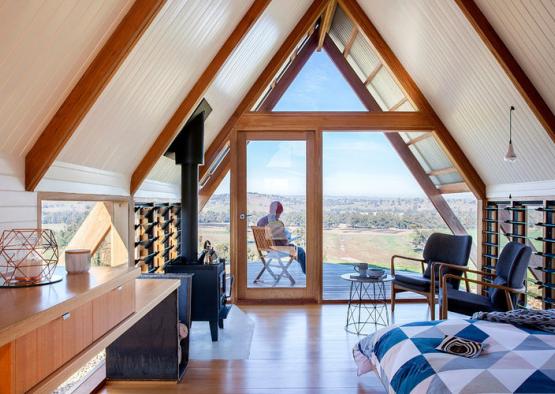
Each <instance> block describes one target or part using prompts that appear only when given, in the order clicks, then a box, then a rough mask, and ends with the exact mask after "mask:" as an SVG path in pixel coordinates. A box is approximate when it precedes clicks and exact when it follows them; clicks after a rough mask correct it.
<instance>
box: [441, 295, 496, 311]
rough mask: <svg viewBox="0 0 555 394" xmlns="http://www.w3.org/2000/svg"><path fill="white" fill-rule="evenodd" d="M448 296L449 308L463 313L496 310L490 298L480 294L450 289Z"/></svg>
mask: <svg viewBox="0 0 555 394" xmlns="http://www.w3.org/2000/svg"><path fill="white" fill-rule="evenodd" d="M447 298H448V304H447V305H448V307H449V310H450V311H453V312H456V313H461V314H463V315H472V314H473V313H476V312H492V311H494V310H495V307H494V306H493V305H492V303H491V302H490V300H489V298H488V297H486V296H482V295H480V294H475V293H467V292H465V291H460V290H454V289H448V290H447ZM442 301H443V300H442Z"/></svg>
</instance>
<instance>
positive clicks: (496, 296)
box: [488, 276, 508, 311]
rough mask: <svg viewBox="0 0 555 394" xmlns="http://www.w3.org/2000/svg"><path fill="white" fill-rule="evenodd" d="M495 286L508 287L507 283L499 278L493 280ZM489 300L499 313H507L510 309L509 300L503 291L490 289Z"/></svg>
mask: <svg viewBox="0 0 555 394" xmlns="http://www.w3.org/2000/svg"><path fill="white" fill-rule="evenodd" d="M493 284H494V285H499V286H507V281H506V280H505V279H504V278H502V277H500V276H498V277H496V278H495V279H494V280H493ZM488 294H489V300H490V302H491V304H492V305H493V306H494V308H495V309H497V310H499V311H506V310H507V309H508V305H507V298H506V295H505V291H504V290H502V289H496V288H493V287H492V288H490V289H489V290H488Z"/></svg>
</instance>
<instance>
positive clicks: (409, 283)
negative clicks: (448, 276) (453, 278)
mask: <svg viewBox="0 0 555 394" xmlns="http://www.w3.org/2000/svg"><path fill="white" fill-rule="evenodd" d="M394 283H396V284H399V285H400V286H403V287H406V288H409V289H411V290H414V291H421V292H429V291H430V284H431V281H430V279H428V278H424V277H422V276H421V275H411V274H395V281H394ZM447 286H448V287H452V285H451V283H447ZM436 289H439V281H437V280H436Z"/></svg>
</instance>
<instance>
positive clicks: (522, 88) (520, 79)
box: [455, 0, 555, 142]
mask: <svg viewBox="0 0 555 394" xmlns="http://www.w3.org/2000/svg"><path fill="white" fill-rule="evenodd" d="M455 1H456V2H457V4H458V6H459V8H460V9H461V11H462V12H463V13H464V14H465V15H466V18H467V19H468V21H469V22H470V23H471V24H472V26H474V29H475V30H476V32H477V33H478V35H479V36H480V37H481V38H482V41H483V42H484V44H485V45H486V46H487V47H488V49H489V50H490V51H491V53H493V55H494V56H495V58H496V59H497V61H498V62H499V64H500V65H501V67H503V69H504V70H505V72H506V73H507V75H508V76H509V78H510V79H511V81H513V84H514V85H515V87H516V88H517V89H518V91H519V92H520V94H521V95H522V97H524V99H525V100H526V102H527V103H528V106H529V107H530V109H531V110H532V111H533V112H534V114H535V115H536V117H537V118H538V120H539V121H540V123H541V124H542V126H543V127H544V128H545V130H546V131H547V134H548V135H549V136H550V137H551V139H552V140H553V142H555V115H554V114H553V112H552V111H551V109H550V108H549V106H548V105H547V104H546V102H545V100H544V99H543V98H542V96H541V95H540V93H539V92H538V90H537V89H536V87H535V86H534V84H533V83H532V81H530V78H528V76H527V75H526V73H525V72H524V70H523V69H522V67H520V64H519V63H518V62H517V60H516V59H515V57H514V56H513V55H512V53H511V51H510V50H509V48H507V46H506V45H505V43H504V42H503V40H502V39H501V37H499V35H498V34H497V32H496V31H495V29H494V28H493V26H492V25H491V24H490V23H489V21H488V20H487V18H486V17H485V15H484V14H483V13H482V11H481V10H480V8H479V7H478V5H477V4H476V3H475V2H474V0H455Z"/></svg>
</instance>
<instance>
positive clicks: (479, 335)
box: [353, 320, 555, 393]
mask: <svg viewBox="0 0 555 394" xmlns="http://www.w3.org/2000/svg"><path fill="white" fill-rule="evenodd" d="M446 335H454V336H457V337H461V338H466V339H471V340H474V341H478V342H481V343H482V344H484V349H483V351H482V353H481V354H480V356H478V357H476V358H466V357H462V356H456V355H452V354H447V353H443V352H440V351H438V350H436V349H435V348H436V347H437V346H438V345H439V344H440V342H441V341H442V340H443V338H444V337H445V336H446ZM353 356H354V359H355V362H356V363H357V366H358V373H359V375H361V374H364V373H367V372H370V371H375V372H376V373H377V375H378V376H379V378H380V380H381V381H382V383H383V385H384V387H385V388H386V390H387V391H388V392H389V393H450V392H451V393H508V392H521V393H547V392H555V334H553V333H549V332H545V331H538V330H534V329H528V328H524V327H520V326H519V327H517V326H514V325H511V324H505V323H496V322H491V321H486V320H436V321H427V322H415V323H408V324H401V325H394V326H391V327H387V328H384V329H382V330H379V331H377V332H376V333H375V334H373V335H371V336H368V337H366V338H364V339H362V340H361V341H360V342H358V343H357V344H356V345H355V347H354V349H353Z"/></svg>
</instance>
